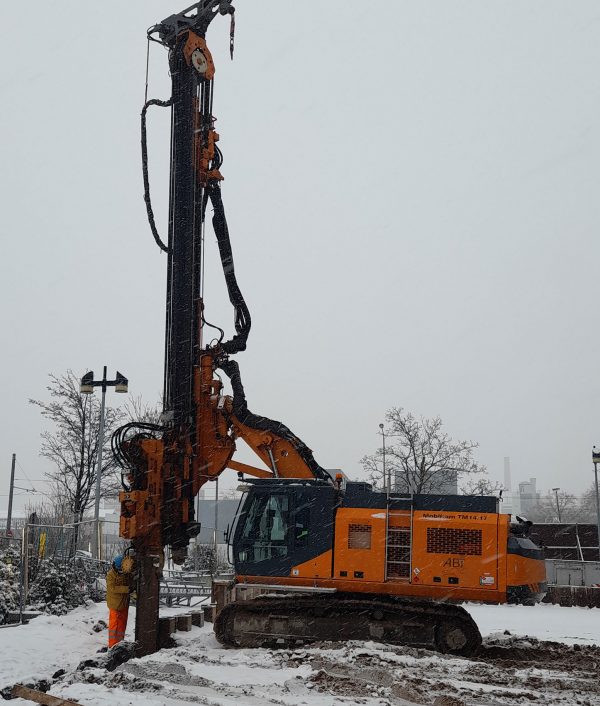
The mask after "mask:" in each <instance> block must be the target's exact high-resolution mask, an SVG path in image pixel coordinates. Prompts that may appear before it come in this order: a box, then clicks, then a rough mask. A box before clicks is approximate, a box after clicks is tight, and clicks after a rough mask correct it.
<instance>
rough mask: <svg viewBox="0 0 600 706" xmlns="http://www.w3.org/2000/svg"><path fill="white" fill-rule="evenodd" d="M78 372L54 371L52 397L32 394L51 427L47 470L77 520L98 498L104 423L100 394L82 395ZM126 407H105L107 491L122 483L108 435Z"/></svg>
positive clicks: (44, 451) (45, 447)
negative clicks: (48, 466)
mask: <svg viewBox="0 0 600 706" xmlns="http://www.w3.org/2000/svg"><path fill="white" fill-rule="evenodd" d="M79 380H80V379H79V378H78V377H77V376H76V375H75V374H74V373H73V371H71V370H68V371H67V372H66V373H65V374H64V375H61V376H58V375H52V374H51V375H50V384H49V385H48V387H47V388H46V389H47V390H48V392H49V393H50V401H49V402H48V401H43V400H33V399H30V400H29V402H30V403H31V404H34V405H36V406H37V407H39V408H40V410H41V413H42V416H43V417H44V418H45V419H46V420H47V421H49V422H50V423H51V425H52V429H51V430H49V431H44V432H42V434H41V437H42V446H41V452H40V453H41V455H42V456H44V457H45V458H47V459H48V460H49V461H52V463H53V464H54V469H53V470H51V471H49V472H48V473H46V476H47V477H48V479H49V480H50V481H51V482H52V484H53V485H54V487H55V488H56V491H57V494H58V496H59V497H62V498H64V499H66V501H67V503H68V507H69V510H70V512H71V513H72V514H71V517H72V520H73V521H74V522H81V520H82V519H83V516H84V513H85V511H86V510H87V509H88V508H90V507H91V506H92V505H93V503H94V488H95V484H96V472H97V459H98V451H99V444H98V441H99V440H98V434H99V429H100V400H99V396H97V395H82V394H81V393H80V392H79ZM121 416H122V412H121V410H120V409H118V408H112V407H108V406H107V407H106V409H105V414H104V448H103V453H102V469H101V477H102V485H101V491H102V494H103V495H107V494H111V493H114V492H115V490H116V488H117V487H118V479H117V475H116V473H115V471H116V467H115V463H114V460H113V456H112V453H111V451H110V436H111V433H112V431H113V429H114V428H115V426H116V425H117V423H118V421H119V419H120V418H121Z"/></svg>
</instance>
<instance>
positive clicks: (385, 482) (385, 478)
mask: <svg viewBox="0 0 600 706" xmlns="http://www.w3.org/2000/svg"><path fill="white" fill-rule="evenodd" d="M379 428H380V429H381V436H382V438H383V486H384V488H386V487H387V494H388V495H389V494H390V493H391V492H392V478H391V475H390V474H389V473H388V474H387V475H386V472H385V431H384V428H383V424H380V425H379Z"/></svg>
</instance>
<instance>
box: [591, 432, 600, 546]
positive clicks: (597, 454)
mask: <svg viewBox="0 0 600 706" xmlns="http://www.w3.org/2000/svg"><path fill="white" fill-rule="evenodd" d="M592 463H593V464H594V476H595V478H596V532H597V534H598V556H599V557H600V495H599V494H598V464H599V463H600V451H597V450H596V447H595V446H594V447H593V448H592Z"/></svg>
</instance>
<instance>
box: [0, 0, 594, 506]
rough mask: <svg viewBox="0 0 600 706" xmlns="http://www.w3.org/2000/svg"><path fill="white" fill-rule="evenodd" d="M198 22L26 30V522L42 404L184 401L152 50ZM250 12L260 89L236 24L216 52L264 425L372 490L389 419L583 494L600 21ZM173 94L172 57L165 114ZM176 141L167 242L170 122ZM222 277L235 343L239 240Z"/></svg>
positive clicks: (5, 79)
mask: <svg viewBox="0 0 600 706" xmlns="http://www.w3.org/2000/svg"><path fill="white" fill-rule="evenodd" d="M189 1H190V2H191V0H189ZM184 5H185V2H182V3H181V4H180V5H178V3H177V2H176V0H127V2H117V0H103V1H102V2H91V1H89V0H88V1H85V2H84V1H82V0H77V1H75V0H71V1H67V0H61V1H57V0H55V1H54V2H47V1H46V0H44V1H42V0H30V1H29V2H27V3H16V2H13V3H7V2H3V3H2V7H1V9H0V17H1V18H2V23H3V26H4V27H5V30H6V31H5V32H4V36H3V41H2V43H1V44H0V57H1V61H0V92H1V95H2V110H1V111H0V159H1V163H2V170H1V173H0V195H1V200H2V213H1V218H0V228H1V229H2V242H3V244H4V248H3V256H2V259H1V265H0V266H1V268H2V276H1V277H0V287H1V290H2V291H1V297H2V307H1V312H0V325H1V330H2V332H3V346H2V351H3V355H2V366H1V376H2V377H1V380H2V384H1V391H2V400H3V403H2V405H0V429H1V430H2V432H1V434H0V469H1V468H4V470H2V471H1V472H0V510H3V509H4V508H5V507H6V504H7V503H6V500H7V499H6V494H7V492H8V477H9V470H10V458H11V453H12V452H16V453H17V458H18V460H19V467H18V469H17V476H18V477H19V478H20V479H23V482H21V481H20V482H19V483H18V484H19V485H27V481H26V480H25V479H24V475H23V473H26V474H27V476H28V477H29V478H30V479H31V481H32V482H33V483H34V485H36V486H38V487H39V484H38V479H41V478H43V474H44V472H45V471H46V470H47V469H48V462H46V461H45V460H44V459H41V458H39V456H38V454H39V446H40V438H39V435H40V432H41V431H42V430H43V428H44V427H43V423H42V418H41V416H40V414H39V411H38V410H37V409H35V408H33V407H32V406H30V405H28V399H29V398H30V397H38V398H39V397H44V395H45V385H46V384H47V375H48V373H49V372H54V373H57V374H60V373H62V372H64V371H65V370H67V369H68V368H71V369H73V370H74V371H76V372H77V373H78V374H80V373H83V372H85V370H86V369H88V368H91V369H93V370H94V371H95V372H96V373H97V374H99V373H100V372H101V369H102V365H104V364H106V365H108V366H109V373H110V374H114V371H115V369H117V368H118V369H119V370H120V371H122V372H123V373H124V374H125V375H127V376H128V377H129V379H130V389H131V391H132V392H133V393H134V394H136V395H137V394H141V395H142V396H143V397H144V398H145V399H146V400H147V401H148V402H153V401H155V400H157V399H158V397H159V395H160V393H161V390H162V365H163V335H164V291H165V265H166V258H165V256H164V255H162V254H161V253H160V252H159V250H158V248H157V247H156V246H155V244H154V242H153V240H152V236H151V234H150V231H149V228H148V226H147V222H146V215H145V209H144V203H143V200H142V178H141V168H140V148H139V113H140V109H141V106H142V103H143V97H144V75H145V62H146V34H145V31H146V28H147V27H148V26H149V25H152V24H154V23H155V22H156V21H158V20H160V19H162V18H164V17H166V16H167V15H169V14H171V13H173V12H175V11H179V10H181V9H183V6H184ZM236 6H237V13H236V17H237V34H236V54H235V60H234V61H233V63H232V62H230V61H229V57H228V33H229V24H228V21H227V20H226V19H223V18H218V19H217V20H216V21H215V22H214V23H213V25H212V26H211V28H210V30H209V33H208V37H207V39H208V42H209V46H210V47H211V49H212V52H213V55H214V58H215V62H216V67H217V73H216V77H215V101H214V112H215V115H216V116H217V118H218V123H217V129H218V131H219V133H220V135H221V143H220V146H221V148H222V150H223V153H224V156H225V161H224V165H223V168H222V172H223V174H224V176H225V182H224V184H223V197H224V202H225V208H226V211H227V214H228V219H229V225H230V230H231V238H232V244H233V249H234V257H235V263H236V271H237V274H238V281H239V283H240V286H241V288H242V290H243V292H244V294H245V297H246V300H247V302H248V304H249V307H250V310H251V313H252V318H253V328H252V332H251V335H250V339H249V345H248V350H247V352H245V353H243V354H240V355H239V356H237V359H238V360H239V363H240V366H241V369H242V374H243V378H244V382H245V385H246V392H247V397H248V403H249V406H250V408H251V409H252V410H253V411H255V412H258V413H261V414H265V415H267V416H271V417H273V418H276V419H280V420H281V421H283V422H285V423H286V424H287V425H288V426H290V427H291V428H292V429H293V430H294V431H295V432H296V433H297V434H298V435H299V436H300V437H301V438H303V439H304V441H305V442H306V443H307V444H308V445H309V446H310V447H311V448H312V449H313V451H314V453H315V457H316V458H317V460H318V461H319V462H320V464H321V465H323V466H326V467H329V468H343V469H344V470H345V471H346V472H347V473H348V475H349V476H351V477H358V476H359V475H360V473H361V470H360V464H359V459H360V458H361V456H362V455H363V454H365V453H368V452H371V451H373V450H374V449H375V448H376V447H377V445H378V437H377V432H378V424H379V422H380V421H382V420H383V419H384V415H385V411H386V410H387V409H389V408H390V407H392V406H403V407H405V408H406V409H408V410H411V411H412V412H414V413H416V414H422V415H425V416H434V415H437V414H439V415H441V417H442V418H443V420H444V422H445V426H446V429H447V431H448V432H449V433H451V434H452V435H453V436H455V437H460V438H469V439H473V440H476V441H479V442H480V444H481V445H480V448H479V450H478V460H479V461H480V462H482V463H485V464H486V465H487V466H488V468H489V471H490V474H491V475H492V476H493V477H494V478H497V479H502V464H503V457H504V456H510V457H511V461H512V470H513V481H514V482H516V481H519V480H524V479H526V478H529V477H530V476H536V477H537V478H538V483H539V484H540V485H541V486H542V488H544V489H546V488H550V487H552V486H561V487H562V488H564V489H567V490H570V491H572V492H575V493H576V494H580V493H581V492H582V491H583V490H584V489H585V488H586V487H587V486H588V485H589V484H590V482H591V481H592V479H593V474H592V472H591V471H592V465H591V458H590V452H591V447H592V445H593V444H594V443H597V444H598V443H600V428H599V426H598V418H599V415H600V373H599V370H598V368H599V361H600V354H599V348H600V345H599V344H600V323H599V321H598V316H597V304H598V289H599V287H600V271H599V269H598V265H599V264H600V257H599V255H600V253H599V250H600V241H599V239H598V227H599V225H600V200H599V199H598V186H599V175H600V149H599V148H600V74H599V72H598V66H599V65H600V6H599V5H598V2H597V0H589V1H585V0H578V2H567V0H563V1H560V2H559V1H556V0H527V1H526V2H523V0H518V1H517V0H515V1H512V0H494V1H491V0H394V2H386V3H365V2H364V0H361V1H358V0H344V1H343V2H342V0H337V1H335V0H334V1H333V2H327V3H325V2H313V1H312V0H304V1H303V2H299V1H298V0H296V1H295V2H294V1H293V0H238V2H237V3H236ZM167 68H168V66H167V56H166V53H165V51H164V50H163V49H162V48H161V47H158V46H157V45H154V46H153V48H152V51H151V62H150V90H149V95H150V97H159V98H167V97H168V96H169V91H170V88H169V77H168V71H167ZM165 112H166V111H165ZM150 123H151V130H150V154H151V163H150V169H151V180H152V189H153V198H154V202H155V212H156V213H157V215H158V221H159V228H160V229H161V231H162V232H163V233H164V232H165V231H166V217H165V214H166V203H167V202H166V198H167V188H166V187H167V176H168V161H167V157H168V119H167V116H166V115H161V114H160V112H159V111H158V110H157V111H156V112H155V114H152V116H151V117H150ZM206 268H207V283H206V293H205V294H206V306H207V318H208V319H209V320H210V321H215V322H218V323H219V324H221V325H225V326H226V328H227V330H228V331H229V332H230V331H231V329H232V313H231V309H230V305H229V303H228V301H227V296H226V291H225V288H224V285H223V282H222V272H221V268H220V263H219V260H218V257H217V248H216V243H215V238H214V237H213V236H212V234H211V236H210V237H209V238H208V241H207V261H206ZM109 395H110V396H111V398H112V401H114V402H118V401H120V398H116V397H115V395H114V394H113V393H112V392H111V393H109ZM224 475H229V480H228V483H229V484H233V483H234V481H233V475H234V474H233V473H232V472H226V473H225V474H224ZM22 500H23V496H20V497H19V498H18V504H17V509H18V508H19V507H20V506H21V505H20V504H21V503H22Z"/></svg>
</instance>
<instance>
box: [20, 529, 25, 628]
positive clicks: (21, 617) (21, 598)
mask: <svg viewBox="0 0 600 706" xmlns="http://www.w3.org/2000/svg"><path fill="white" fill-rule="evenodd" d="M20 563H21V576H20V578H21V581H20V582H19V623H20V624H21V625H22V624H23V580H24V573H23V539H21V562H20Z"/></svg>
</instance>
